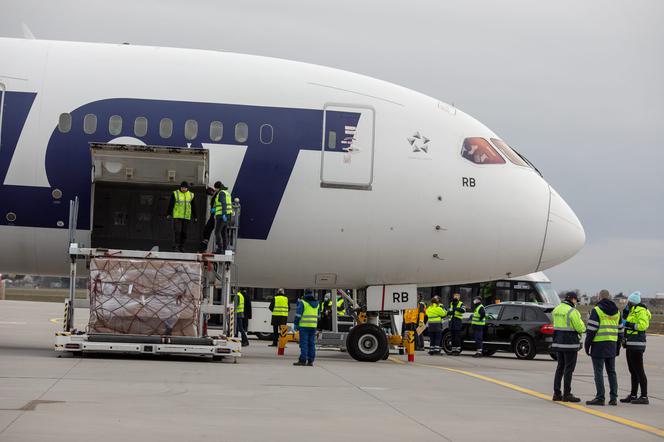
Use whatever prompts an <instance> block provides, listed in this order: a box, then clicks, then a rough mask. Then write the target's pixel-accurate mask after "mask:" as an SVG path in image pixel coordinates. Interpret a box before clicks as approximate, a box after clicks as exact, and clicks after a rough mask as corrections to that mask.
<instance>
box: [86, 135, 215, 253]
mask: <svg viewBox="0 0 664 442" xmlns="http://www.w3.org/2000/svg"><path fill="white" fill-rule="evenodd" d="M90 154H91V159H92V238H91V239H92V246H93V247H107V248H117V249H129V250H151V249H152V248H153V247H155V246H156V247H158V248H159V250H161V251H170V250H172V247H173V226H172V221H171V220H168V219H166V215H167V214H166V212H167V209H168V203H169V201H170V197H171V195H172V194H173V191H174V190H175V189H177V188H178V187H179V186H180V183H181V182H182V181H186V182H187V183H189V185H190V187H189V190H190V191H192V192H193V193H194V201H195V206H196V207H195V209H196V212H195V213H192V219H191V222H190V223H189V228H188V236H187V242H186V243H185V249H186V250H188V251H189V250H191V251H193V250H197V247H198V245H199V243H200V241H201V239H202V230H203V224H204V223H205V220H206V216H205V215H206V212H207V198H206V194H205V188H206V185H207V182H208V167H209V165H208V154H209V152H208V151H207V149H200V148H193V149H192V148H173V147H162V146H144V145H143V146H135V145H125V144H97V143H94V144H91V147H90Z"/></svg>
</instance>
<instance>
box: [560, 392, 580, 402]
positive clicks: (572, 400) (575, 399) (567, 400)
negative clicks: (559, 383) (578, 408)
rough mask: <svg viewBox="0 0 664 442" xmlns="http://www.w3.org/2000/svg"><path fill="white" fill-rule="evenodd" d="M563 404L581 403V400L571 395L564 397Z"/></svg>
mask: <svg viewBox="0 0 664 442" xmlns="http://www.w3.org/2000/svg"><path fill="white" fill-rule="evenodd" d="M563 402H581V399H579V398H578V397H576V396H574V395H573V394H572V393H570V394H566V395H565V396H563Z"/></svg>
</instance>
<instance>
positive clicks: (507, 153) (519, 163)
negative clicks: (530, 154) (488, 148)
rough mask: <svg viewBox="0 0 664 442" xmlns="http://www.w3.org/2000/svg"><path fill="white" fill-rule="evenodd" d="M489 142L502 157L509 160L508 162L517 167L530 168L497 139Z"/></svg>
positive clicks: (504, 143) (505, 144)
mask: <svg viewBox="0 0 664 442" xmlns="http://www.w3.org/2000/svg"><path fill="white" fill-rule="evenodd" d="M491 142H492V143H493V145H494V146H496V147H497V148H498V149H499V150H500V151H501V152H502V153H503V155H505V156H506V157H507V158H509V160H510V161H511V162H513V163H514V164H516V165H517V166H524V167H530V166H528V163H526V162H525V161H523V160H522V159H521V157H520V156H519V154H517V153H516V152H515V151H514V150H513V149H512V148H511V147H509V146H508V145H507V143H506V142H504V141H503V140H499V139H498V138H491Z"/></svg>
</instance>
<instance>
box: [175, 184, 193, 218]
mask: <svg viewBox="0 0 664 442" xmlns="http://www.w3.org/2000/svg"><path fill="white" fill-rule="evenodd" d="M173 196H174V197H175V204H174V205H173V218H175V219H186V220H190V219H191V201H192V200H193V199H194V194H193V193H191V192H189V191H186V192H184V193H183V192H180V189H177V190H174V191H173Z"/></svg>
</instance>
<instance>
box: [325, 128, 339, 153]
mask: <svg viewBox="0 0 664 442" xmlns="http://www.w3.org/2000/svg"><path fill="white" fill-rule="evenodd" d="M327 148H328V149H330V150H334V149H336V148H337V133H336V132H335V131H333V130H331V131H329V132H328V133H327Z"/></svg>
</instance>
